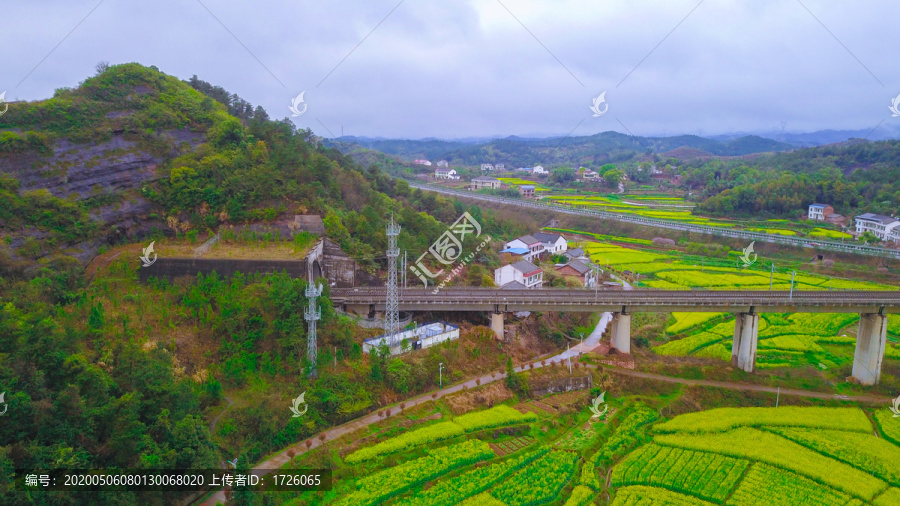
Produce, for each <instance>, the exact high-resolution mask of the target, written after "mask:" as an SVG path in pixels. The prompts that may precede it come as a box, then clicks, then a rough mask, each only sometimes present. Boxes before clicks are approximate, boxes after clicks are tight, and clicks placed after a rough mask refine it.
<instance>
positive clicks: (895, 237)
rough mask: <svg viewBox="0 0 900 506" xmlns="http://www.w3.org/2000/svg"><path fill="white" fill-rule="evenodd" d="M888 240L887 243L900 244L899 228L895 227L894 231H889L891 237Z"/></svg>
mask: <svg viewBox="0 0 900 506" xmlns="http://www.w3.org/2000/svg"><path fill="white" fill-rule="evenodd" d="M888 238H889V239H888V240H889V241H893V242H896V243H900V227H895V228H894V230H892V231H891V235H889V236H888Z"/></svg>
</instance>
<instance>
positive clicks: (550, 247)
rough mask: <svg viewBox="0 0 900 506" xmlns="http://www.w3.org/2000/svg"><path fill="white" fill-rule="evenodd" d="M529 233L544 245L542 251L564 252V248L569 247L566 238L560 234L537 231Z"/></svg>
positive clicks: (554, 253) (552, 253)
mask: <svg viewBox="0 0 900 506" xmlns="http://www.w3.org/2000/svg"><path fill="white" fill-rule="evenodd" d="M531 235H532V236H533V237H534V238H535V239H537V240H539V241H541V244H543V245H544V251H546V252H547V253H550V254H551V255H559V254H562V253H565V252H566V250H567V249H569V243H568V242H567V241H566V238H565V237H563V236H562V235H560V234H547V233H544V232H538V233H536V234H531Z"/></svg>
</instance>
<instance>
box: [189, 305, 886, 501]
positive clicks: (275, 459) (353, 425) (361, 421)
mask: <svg viewBox="0 0 900 506" xmlns="http://www.w3.org/2000/svg"><path fill="white" fill-rule="evenodd" d="M611 317H612V315H610V314H608V313H607V314H604V315H603V316H602V317H601V318H600V321H599V322H598V323H597V326H596V327H595V328H594V331H593V332H591V335H590V336H588V338H587V339H585V340H584V343H583V344H582V343H579V344H577V345H575V346H573V347H571V348H570V349H569V350H568V352H563V353H560V354H559V355H555V356H553V357H551V358H549V359H546V360H547V363H548V365H549V364H551V363H553V362H563V361H565V360H566V359H567V358H568V357H575V356H577V355H579V354H581V353H585V352H587V351H590V350H591V349H593V348H594V347H595V346H597V343H599V341H600V336H602V335H603V331H604V330H605V329H606V326H607V325H608V324H609V320H610V319H611ZM534 367H535V368H540V367H542V365H541V363H540V361H539V360H538V361H535V363H534ZM589 367H595V366H589ZM515 369H516V371H518V372H521V371H522V370H523V369H524V366H519V367H516V368H515ZM610 369H611V370H612V371H614V372H615V373H617V374H624V375H626V376H633V377H638V378H645V379H652V380H658V381H665V382H668V383H680V384H683V385H688V386H709V387H718V388H727V389H729V390H739V391H745V392H769V393H772V394H776V393H778V392H779V390H778V389H777V388H775V387H769V386H764V385H753V384H746V383H731V382H724V381H707V380H691V379H682V378H672V377H669V376H662V375H659V374H652V373H644V372H636V371H630V370H627V369H617V368H610ZM505 377H506V375H505V374H500V373H497V374H495V375H491V374H486V375H484V376H481V377H480V378H478V379H479V380H481V381H480V383H481V385H486V384H488V383H492V382H494V381H500V380H502V379H504V378H505ZM476 386H478V385H477V383H476V379H475V378H472V379H469V380H468V381H466V382H464V383H460V384H457V385H453V386H450V387H447V388H444V389H442V390H438V391H437V392H435V394H436V398H438V399H439V398H441V397H444V396H446V395H449V394H452V393H456V392H459V391H460V390H463V389H464V388H474V387H476ZM780 393H781V395H795V396H801V397H811V398H818V399H837V400H843V401H848V402H860V403H875V404H884V405H885V406H887V405H889V404H890V401H891V399H890V398H887V397H880V396H873V395H858V396H845V395H836V394H831V393H825V392H811V391H807V390H796V389H781V390H780ZM431 400H432V397H431V394H424V395H420V396H418V397H415V398H413V399H410V400H407V401H404V402H405V403H406V405H407V406H408V407H410V408H411V407H414V406H418V405H419V404H422V403H425V402H429V401H431ZM399 412H400V411H399V409H398V408H397V407H396V406H395V407H393V408H391V414H390V415H388V416H394V415H396V414H398V413H399ZM383 419H384V418H382V417H379V416H378V414H377V413H372V414H369V415H366V416H363V417H361V418H357V419H356V420H352V421H350V422H347V423H345V424H343V425H339V426H337V427H333V428H331V429H329V430H327V431H325V435H326V441H332V440H334V439H337V438H339V437H341V436H344V435H347V434H350V433H352V432H354V431H357V430H359V429H363V428H365V427H368V426H369V425H372V424H375V423H377V422H379V421H381V420H383ZM310 441H312V446H311V448H318V447H319V446H321V445H322V443H321V441H319V439H318V438H310ZM291 450H293V451H294V453H295V454H296V455H302V454H303V453H306V451H307V449H306V445H305V444H303V442H301V443H297V444H295V445H292V446H290V447H288V448H285V449H283V450H281V451H279V452H278V453H276V454H275V455H273V456H271V457H269V458H267V459H265V460H264V461H262V462H260V463H259V464H256V465H255V466H254V468H256V469H270V470H276V469H278V468H280V467H281V466H283V465H285V464H287V463H288V461H289V460H290V457H288V452H289V451H291ZM266 474H268V473H266ZM224 502H225V491H224V490H218V491H216V492H214V493H213V494H211V495H209V496H208V497H207V498H206V499H205V500H203V501H202V503H201V504H204V505H210V506H212V505H215V504H218V503H224Z"/></svg>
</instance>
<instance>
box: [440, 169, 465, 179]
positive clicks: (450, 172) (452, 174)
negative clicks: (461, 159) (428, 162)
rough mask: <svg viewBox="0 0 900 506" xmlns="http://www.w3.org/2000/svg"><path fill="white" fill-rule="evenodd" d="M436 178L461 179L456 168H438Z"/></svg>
mask: <svg viewBox="0 0 900 506" xmlns="http://www.w3.org/2000/svg"><path fill="white" fill-rule="evenodd" d="M434 177H435V178H436V179H459V174H457V173H456V169H437V170H435V171H434Z"/></svg>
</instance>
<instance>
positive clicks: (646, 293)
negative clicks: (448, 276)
mask: <svg viewBox="0 0 900 506" xmlns="http://www.w3.org/2000/svg"><path fill="white" fill-rule="evenodd" d="M331 298H332V300H333V301H334V302H335V303H338V304H344V305H373V306H375V307H378V306H379V305H383V304H384V298H385V289H384V288H379V287H374V288H372V287H366V288H338V289H332V290H331ZM400 305H401V307H402V308H406V309H411V310H416V309H419V310H422V309H433V310H447V311H467V310H490V309H491V308H493V309H494V310H498V311H500V310H506V309H508V308H515V310H519V309H523V308H532V309H535V310H540V309H539V308H546V309H554V308H555V309H559V310H575V311H578V310H582V311H587V310H599V309H601V308H602V309H603V310H609V309H610V308H613V309H614V308H617V307H618V308H621V307H623V306H624V307H630V308H633V310H635V311H654V310H656V311H663V310H665V311H679V310H682V309H680V308H686V309H687V310H696V311H729V310H750V311H752V310H753V308H758V310H759V311H760V312H763V311H768V312H773V311H779V312H828V311H827V310H833V312H851V311H852V312H856V311H862V312H884V313H900V291H860V290H852V291H851V290H848V291H795V292H793V293H791V292H788V291H738V290H718V291H717V290H692V291H675V290H640V289H638V290H629V291H618V290H617V291H599V292H595V291H593V290H585V289H575V290H572V289H552V288H544V289H539V290H499V289H494V288H458V289H457V288H448V289H443V290H441V291H439V292H437V293H434V290H425V289H421V288H417V289H405V290H401V293H400ZM499 306H502V308H501V307H499ZM675 307H677V308H679V309H673V308H675ZM692 308H693V309H692ZM744 308H750V309H744ZM780 310H783V311H780Z"/></svg>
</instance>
